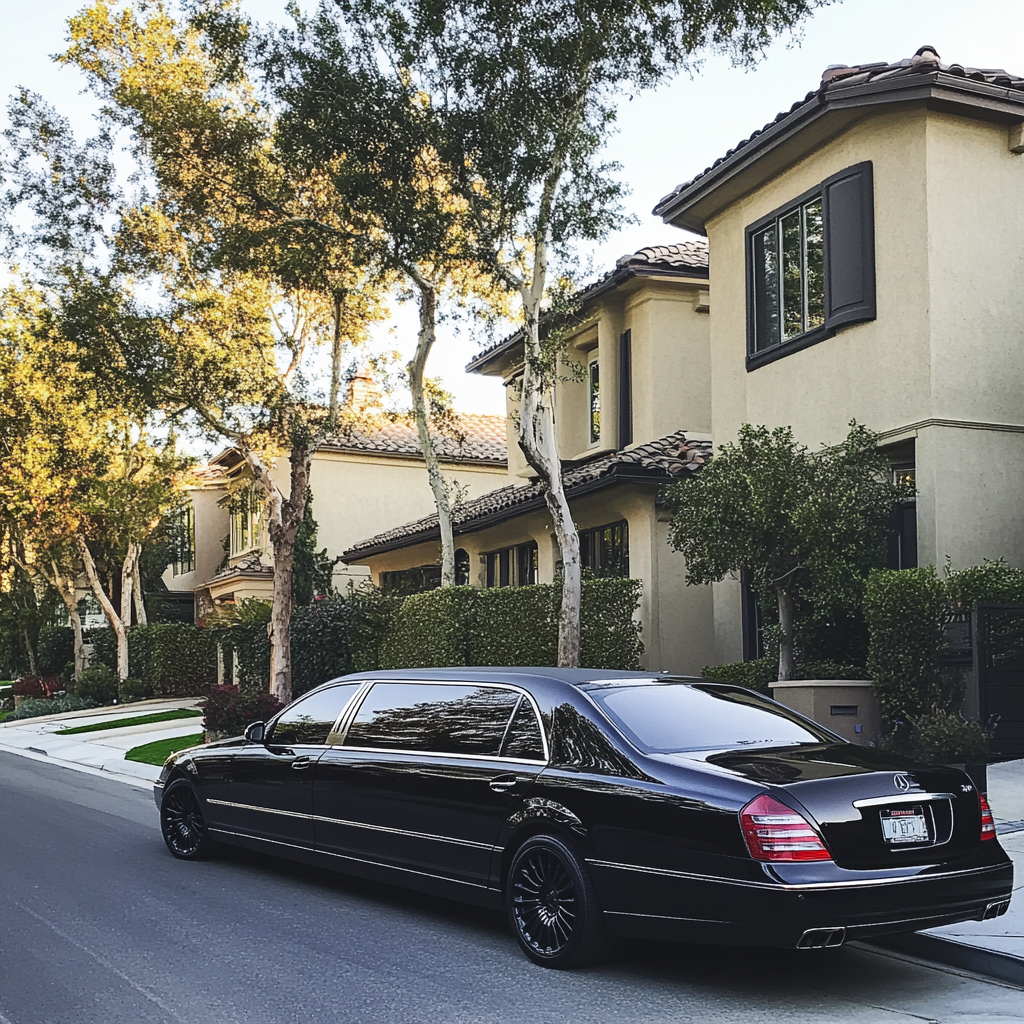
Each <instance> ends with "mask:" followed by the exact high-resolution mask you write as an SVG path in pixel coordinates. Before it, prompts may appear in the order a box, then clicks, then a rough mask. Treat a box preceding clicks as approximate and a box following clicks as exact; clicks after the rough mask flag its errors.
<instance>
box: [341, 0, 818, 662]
mask: <svg viewBox="0 0 1024 1024" xmlns="http://www.w3.org/2000/svg"><path fill="white" fill-rule="evenodd" d="M817 5H818V3H817V0H640V2H638V3H630V4H622V3H619V2H616V0H526V2H523V3H517V4H507V3H504V2H502V0H386V2H385V0H348V2H347V3H346V4H345V5H344V11H345V12H346V16H347V19H348V22H349V24H350V25H353V26H355V31H357V33H358V34H359V36H360V37H361V38H362V39H368V40H372V41H373V42H374V44H375V45H376V46H377V47H379V48H381V49H382V50H383V51H384V52H385V53H386V54H387V59H388V60H389V61H390V62H391V63H392V64H393V65H394V66H395V67H397V68H401V69H403V73H404V74H405V75H407V76H408V78H409V81H410V87H411V88H412V89H414V90H415V91H416V92H417V93H422V94H423V95H424V96H426V97H428V98H429V102H430V104H431V109H432V111H433V112H434V116H436V117H438V118H439V119H441V120H442V121H443V123H444V130H443V131H442V132H440V133H439V137H440V139H441V140H442V146H441V148H440V150H439V152H440V156H441V159H442V160H443V162H444V164H445V166H447V167H449V168H451V169H452V170H453V172H454V173H455V175H456V182H457V188H458V192H459V194H460V195H461V197H462V198H463V199H464V200H465V202H466V204H467V210H468V217H469V220H470V223H471V237H472V239H473V240H474V242H475V244H476V250H477V258H478V259H479V260H480V262H481V263H482V265H484V266H486V267H487V268H488V272H489V273H490V274H492V275H493V277H494V279H495V280H497V281H499V282H500V283H501V284H502V285H503V286H504V287H505V289H506V290H507V291H508V292H509V293H510V294H512V295H515V296H517V297H518V300H519V307H520V318H521V323H522V334H523V339H524V348H525V353H524V365H523V375H522V393H521V402H520V410H519V445H520V448H522V450H523V452H524V454H525V456H526V458H527V461H528V462H529V464H530V466H531V467H532V468H533V470H534V472H536V474H537V476H538V478H539V479H540V481H541V482H542V483H543V485H544V493H545V500H546V503H547V507H548V510H549V512H550V514H551V518H552V524H553V527H554V535H555V540H556V543H557V545H558V549H559V554H560V559H561V563H562V572H563V587H562V602H561V609H560V614H559V639H558V664H559V665H563V666H573V665H578V664H579V652H580V598H581V567H580V549H579V537H578V534H577V532H576V528H575V524H574V523H573V520H572V515H571V513H570V510H569V504H568V501H567V499H566V495H565V489H564V485H563V482H562V470H561V461H560V458H559V451H558V444H557V437H556V432H555V422H554V412H553V404H552V401H553V398H552V391H553V385H554V382H555V380H556V379H557V376H558V373H559V354H560V353H559V351H558V349H559V347H560V343H561V340H562V337H563V332H561V331H559V330H553V331H550V332H546V331H544V330H543V329H542V318H543V317H542V314H543V311H544V307H545V303H546V302H547V301H549V297H550V293H551V292H552V290H553V289H552V288H551V283H552V281H553V280H555V281H557V280H558V279H559V278H560V277H561V276H562V271H563V269H564V268H565V267H566V266H567V265H571V264H572V261H573V257H574V252H575V250H576V248H577V247H578V246H579V245H580V244H581V243H585V242H587V241H595V240H597V239H599V238H601V237H603V236H604V235H606V234H607V233H608V232H609V231H610V230H611V229H612V228H614V227H615V226H616V225H617V224H619V223H620V222H621V219H622V214H621V203H620V200H621V196H622V193H623V186H622V185H621V183H620V182H619V181H618V180H617V179H616V178H615V177H614V171H615V170H616V168H614V167H613V166H612V165H610V164H608V163H607V162H603V161H602V158H601V148H602V145H603V142H604V140H605V138H606V136H607V134H608V132H609V131H610V130H611V129H612V125H613V122H614V119H615V114H616V104H617V102H618V101H619V99H620V98H621V97H622V96H623V95H624V94H625V93H627V92H629V93H634V92H637V91H640V90H642V89H649V88H652V87H654V86H656V85H657V84H658V83H660V82H662V81H663V80H664V79H665V78H666V77H667V76H669V75H671V74H673V73H675V72H677V71H679V70H681V69H686V68H690V67H693V66H694V62H695V61H696V59H697V58H698V57H699V55H700V54H702V53H703V52H706V51H708V50H721V51H726V52H728V53H730V54H731V55H732V56H733V58H734V59H735V60H736V61H737V62H739V63H749V62H751V61H753V60H754V59H755V58H756V56H757V55H758V54H759V53H760V52H761V51H762V50H763V48H764V47H765V46H766V45H767V43H768V42H769V41H770V40H771V39H772V38H773V37H774V36H775V35H776V34H778V33H780V32H784V31H787V30H789V29H791V28H793V27H794V26H796V25H797V24H798V23H799V22H800V21H801V20H802V19H803V18H804V17H805V16H806V15H807V14H808V13H809V11H810V10H811V9H812V8H814V7H815V6H817ZM323 9H324V10H330V9H332V8H331V7H330V5H326V4H325V5H324V7H323Z"/></svg>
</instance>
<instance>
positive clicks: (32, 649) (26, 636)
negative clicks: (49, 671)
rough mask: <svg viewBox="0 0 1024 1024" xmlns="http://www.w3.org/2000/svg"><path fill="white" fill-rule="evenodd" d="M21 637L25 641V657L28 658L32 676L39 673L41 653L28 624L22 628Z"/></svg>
mask: <svg viewBox="0 0 1024 1024" xmlns="http://www.w3.org/2000/svg"><path fill="white" fill-rule="evenodd" d="M21 638H22V640H24V642H25V657H26V658H28V674H29V675H30V676H37V675H39V653H38V651H37V650H36V645H35V643H33V637H32V630H30V629H29V628H28V626H23V627H22V630H21Z"/></svg>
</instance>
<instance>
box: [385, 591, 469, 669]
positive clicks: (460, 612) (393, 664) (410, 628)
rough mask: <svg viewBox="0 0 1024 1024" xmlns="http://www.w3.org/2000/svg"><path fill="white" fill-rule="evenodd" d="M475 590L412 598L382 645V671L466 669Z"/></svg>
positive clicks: (431, 593)
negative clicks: (386, 669)
mask: <svg viewBox="0 0 1024 1024" xmlns="http://www.w3.org/2000/svg"><path fill="white" fill-rule="evenodd" d="M477 593H478V592H477V591H476V590H474V589H473V588H472V587H444V588H441V589H439V590H428V591H426V592H425V593H422V594H411V595H410V596H409V597H407V598H406V599H405V601H404V602H403V603H402V606H401V608H400V609H399V611H398V614H397V615H396V616H395V618H394V620H393V622H392V624H391V628H390V629H389V630H388V632H387V634H386V636H385V637H384V641H383V643H382V644H381V651H380V661H381V664H380V667H381V668H429V667H440V666H445V665H465V664H466V652H467V647H468V641H469V634H470V628H471V622H472V617H473V613H474V611H475V608H474V604H475V601H474V599H475V597H476V594H477Z"/></svg>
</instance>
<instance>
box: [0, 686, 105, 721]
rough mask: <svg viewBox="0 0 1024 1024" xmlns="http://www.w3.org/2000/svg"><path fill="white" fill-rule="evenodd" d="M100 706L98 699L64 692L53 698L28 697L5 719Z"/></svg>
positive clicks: (18, 718)
mask: <svg viewBox="0 0 1024 1024" xmlns="http://www.w3.org/2000/svg"><path fill="white" fill-rule="evenodd" d="M95 707H98V705H97V703H96V701H94V700H89V699H88V698H84V697H79V696H78V695H77V694H73V693H62V694H61V695H60V696H59V697H54V698H53V700H43V699H42V698H39V697H28V698H26V699H25V700H23V701H22V702H21V706H20V707H19V708H18V710H17V711H11V712H8V713H7V714H6V715H5V716H4V721H6V722H12V721H18V720H20V719H22V718H37V717H38V716H40V715H64V714H67V713H68V712H69V711H85V710H86V709H87V708H95Z"/></svg>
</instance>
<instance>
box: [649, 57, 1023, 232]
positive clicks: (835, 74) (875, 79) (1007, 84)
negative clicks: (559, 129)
mask: <svg viewBox="0 0 1024 1024" xmlns="http://www.w3.org/2000/svg"><path fill="white" fill-rule="evenodd" d="M936 74H941V75H943V76H948V80H949V84H955V82H956V80H961V81H963V82H974V83H978V84H981V85H985V86H995V87H997V88H998V89H1001V90H1006V89H1008V90H1012V91H1015V92H1021V93H1024V78H1021V77H1020V76H1019V75H1011V74H1009V73H1008V72H1006V71H1003V70H1002V69H1000V68H968V67H964V66H963V65H961V64H943V63H942V61H941V60H940V59H939V55H938V53H937V52H936V50H935V49H934V48H933V47H931V46H922V47H921V49H919V50H918V51H917V53H915V54H914V56H913V57H906V58H904V59H903V60H900V61H897V62H896V63H895V64H887V63H885V61H882V62H881V63H877V64H860V65H856V66H854V67H847V66H845V65H833V66H831V67H828V68H826V69H825V72H824V73H823V74H822V76H821V84H820V85H819V86H818V88H817V89H815V90H814V91H813V92H809V93H808V94H807V95H806V96H805V97H804V98H803V99H801V100H797V101H796V102H795V103H794V104H793V105H792V106H791V107H790V108H789V110H784V111H782V112H781V113H779V114H776V116H775V118H774V119H773V120H771V121H769V122H768V123H767V124H766V125H764V127H762V128H759V129H758V130H757V131H756V132H754V133H753V134H752V135H750V136H748V137H747V138H745V139H741V140H740V141H739V142H738V143H737V144H736V145H735V146H734V147H733V148H732V149H730V150H729V151H728V152H727V153H726V154H725V155H724V156H720V157H719V158H718V159H717V160H716V161H715V162H714V163H713V164H712V165H711V166H710V167H705V168H704V170H703V171H701V172H700V174H698V175H696V176H695V177H693V178H691V179H690V180H689V181H685V182H683V183H682V184H681V185H677V186H676V187H675V188H674V189H673V190H672V191H671V192H669V193H668V195H666V196H663V197H662V198H661V199H660V200H659V202H658V204H657V206H655V207H654V211H653V212H654V213H655V214H657V215H661V214H662V213H663V212H664V211H665V210H666V208H667V207H668V206H670V205H672V201H673V200H674V199H676V198H677V197H678V196H679V195H681V194H682V193H683V192H685V191H686V190H687V189H689V188H690V187H692V186H693V185H695V184H696V183H697V182H698V181H700V180H701V179H702V178H705V177H706V176H707V175H709V174H711V173H712V172H713V171H715V170H716V169H717V168H718V167H719V166H721V165H722V164H723V163H725V162H726V161H727V160H729V159H730V158H731V157H733V156H735V155H736V154H737V153H739V152H740V151H741V150H743V149H745V148H746V147H747V146H750V145H751V144H754V143H756V141H757V140H758V139H759V138H760V137H761V136H762V135H764V134H765V133H767V132H769V131H770V130H771V129H773V128H775V126H776V125H780V124H782V123H783V122H785V121H788V120H789V119H790V118H793V119H796V117H797V115H798V112H799V111H801V110H802V109H803V108H804V107H806V106H807V104H809V103H813V104H814V105H815V106H823V105H825V104H827V103H829V102H830V101H832V100H834V99H839V98H841V94H843V93H850V92H853V91H855V90H860V89H862V88H863V87H864V86H867V85H881V84H883V83H886V82H894V83H895V82H898V81H899V80H901V79H914V78H920V79H922V80H924V79H925V78H926V76H934V75H936ZM907 84H909V83H907ZM1022 99H1024V97H1022Z"/></svg>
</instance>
